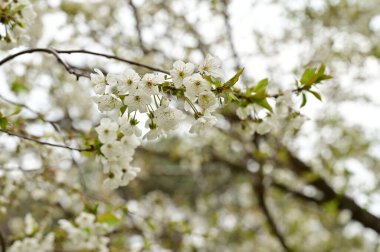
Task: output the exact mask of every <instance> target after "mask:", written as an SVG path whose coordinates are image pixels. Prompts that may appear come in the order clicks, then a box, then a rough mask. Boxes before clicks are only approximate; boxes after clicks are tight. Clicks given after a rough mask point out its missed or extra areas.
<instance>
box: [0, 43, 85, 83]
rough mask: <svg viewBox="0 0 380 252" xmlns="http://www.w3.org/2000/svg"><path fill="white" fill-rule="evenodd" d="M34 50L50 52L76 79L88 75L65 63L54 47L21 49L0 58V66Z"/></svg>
mask: <svg viewBox="0 0 380 252" xmlns="http://www.w3.org/2000/svg"><path fill="white" fill-rule="evenodd" d="M35 52H42V53H47V54H51V55H53V56H54V57H55V58H56V59H57V61H58V62H59V64H61V65H62V66H63V67H64V68H65V69H66V71H67V72H69V73H70V74H73V75H75V77H76V78H77V79H79V77H86V78H87V77H88V76H86V75H83V73H80V72H79V71H77V69H76V68H75V67H72V66H70V65H69V64H67V63H66V62H65V61H64V60H63V59H62V58H61V57H60V56H59V54H58V52H57V51H56V50H54V49H49V48H32V49H27V50H23V51H21V52H18V53H15V54H11V55H9V56H7V57H5V58H4V59H2V60H1V61H0V66H1V65H3V64H5V63H6V62H8V61H10V60H12V59H14V58H16V57H18V56H21V55H24V54H30V53H35Z"/></svg>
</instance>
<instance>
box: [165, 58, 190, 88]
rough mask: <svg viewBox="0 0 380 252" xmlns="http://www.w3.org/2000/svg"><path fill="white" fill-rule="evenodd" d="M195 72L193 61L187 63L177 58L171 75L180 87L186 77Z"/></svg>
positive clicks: (175, 83)
mask: <svg viewBox="0 0 380 252" xmlns="http://www.w3.org/2000/svg"><path fill="white" fill-rule="evenodd" d="M193 72H194V65H193V64H192V63H185V62H183V61H180V60H177V61H176V62H174V64H173V69H172V70H170V75H171V76H172V77H173V84H174V86H175V87H176V88H180V87H181V86H182V84H183V81H184V79H185V77H187V76H190V75H191V74H192V73H193Z"/></svg>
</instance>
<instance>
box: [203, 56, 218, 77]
mask: <svg viewBox="0 0 380 252" xmlns="http://www.w3.org/2000/svg"><path fill="white" fill-rule="evenodd" d="M220 67H221V61H220V59H219V58H216V57H213V56H211V55H210V54H207V56H206V58H205V59H204V61H203V62H202V63H201V64H200V65H199V72H201V73H202V74H206V75H209V76H212V77H215V78H223V71H222V69H221V68H220Z"/></svg>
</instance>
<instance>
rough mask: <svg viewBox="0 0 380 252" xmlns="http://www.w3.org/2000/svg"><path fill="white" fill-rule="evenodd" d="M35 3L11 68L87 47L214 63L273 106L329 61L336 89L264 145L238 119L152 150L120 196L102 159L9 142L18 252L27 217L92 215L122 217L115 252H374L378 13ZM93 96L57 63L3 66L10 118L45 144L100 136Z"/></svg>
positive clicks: (366, 7) (1, 161)
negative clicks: (51, 52) (262, 89)
mask: <svg viewBox="0 0 380 252" xmlns="http://www.w3.org/2000/svg"><path fill="white" fill-rule="evenodd" d="M31 3H32V6H33V8H34V11H35V12H36V14H37V15H36V17H35V18H34V19H33V20H32V21H31V22H29V24H28V27H27V28H26V29H25V30H26V31H25V32H26V33H27V35H29V37H30V39H29V40H27V41H25V42H23V43H22V44H20V45H14V48H9V45H6V44H5V42H4V41H2V42H1V43H0V49H2V50H1V51H0V55H1V58H4V57H6V56H7V55H9V54H11V53H15V52H18V51H20V50H21V49H25V48H33V47H43V48H45V47H49V48H54V49H60V50H72V49H86V50H91V51H95V52H101V53H107V54H112V55H116V56H118V57H121V58H125V59H129V60H134V61H136V62H140V63H144V64H148V65H151V66H155V67H159V68H161V69H166V70H170V69H171V68H172V64H173V62H174V61H176V60H178V59H180V60H184V61H190V62H193V63H197V64H199V63H200V62H201V61H202V60H203V59H204V58H205V56H206V55H207V54H212V55H214V56H217V57H219V58H220V59H221V61H222V67H223V70H224V71H225V73H226V76H228V77H230V76H233V75H234V73H236V71H237V70H238V69H240V68H242V67H245V71H244V75H243V76H242V78H241V80H240V82H239V84H238V85H239V86H240V87H242V88H243V87H244V86H245V85H249V84H253V83H256V82H257V81H258V80H261V79H263V78H269V79H270V85H269V90H268V92H269V93H273V94H275V93H277V92H280V91H284V90H291V89H293V88H294V85H295V84H294V83H295V79H298V78H299V76H301V74H302V72H303V71H304V70H305V69H306V68H307V67H312V66H316V65H319V64H321V63H324V64H325V65H326V66H327V69H328V73H329V74H331V75H333V76H334V79H332V80H329V81H327V82H326V83H324V84H323V85H321V86H320V87H319V91H320V93H321V94H322V102H320V101H318V100H317V99H315V97H313V96H310V97H309V96H308V97H307V98H308V103H307V105H306V106H305V107H303V108H299V107H300V104H301V99H298V98H297V97H294V100H293V101H294V103H295V104H296V105H295V107H297V108H298V110H299V112H300V113H301V114H302V115H303V117H302V118H303V120H302V121H301V122H300V123H299V124H297V126H294V124H292V123H291V122H284V125H282V127H281V130H280V131H278V132H274V133H273V134H270V135H269V136H266V137H258V136H254V137H253V138H252V137H246V136H244V134H241V132H240V131H239V127H241V122H239V121H238V120H237V118H236V116H235V115H234V112H233V111H234V109H236V108H234V107H233V106H229V107H226V108H225V109H224V110H223V111H221V115H220V117H219V121H218V124H217V127H215V129H213V130H210V131H209V132H208V134H207V135H205V136H201V137H199V136H194V135H190V134H188V133H186V132H184V130H183V129H179V130H178V131H176V132H175V133H174V134H172V135H169V136H168V137H166V138H160V139H159V140H158V141H155V142H149V143H148V142H144V144H143V146H142V147H140V148H139V149H138V150H137V152H136V157H135V160H134V162H135V163H136V165H138V166H140V167H141V168H142V172H141V174H140V175H139V176H138V177H137V178H136V179H135V180H134V181H133V182H131V184H130V185H128V186H127V187H123V188H119V189H118V190H117V191H107V190H104V189H102V188H101V186H99V185H100V184H101V177H100V176H101V167H100V164H99V162H98V160H97V159H96V158H95V157H94V155H91V154H89V155H80V154H79V153H77V152H71V151H68V150H65V149H54V148H46V147H45V146H39V145H36V144H34V143H32V142H27V141H22V140H19V139H15V138H14V137H11V136H7V135H5V134H0V146H1V147H0V148H1V149H0V150H1V152H0V167H1V168H2V169H1V171H0V174H1V176H0V181H1V182H0V188H1V191H2V193H1V197H0V208H1V209H2V214H0V225H1V227H2V230H3V233H4V234H5V235H6V236H7V237H9V239H8V242H9V243H11V241H12V239H16V238H15V237H16V236H17V234H18V233H19V232H20V229H22V224H20V223H22V219H23V218H24V215H25V214H26V213H27V212H31V213H33V216H34V217H35V219H36V220H37V221H38V222H39V223H40V225H42V226H43V227H44V228H45V229H46V230H56V228H57V224H56V222H57V220H58V219H61V218H66V219H70V218H71V219H72V218H75V216H77V215H78V213H80V212H81V211H83V210H86V211H88V210H89V209H91V208H92V207H93V206H95V205H97V206H98V207H99V209H101V211H104V212H106V211H108V210H109V209H113V210H112V211H116V212H117V211H122V210H123V211H124V213H125V216H124V217H122V218H120V219H122V221H120V222H119V223H118V225H119V226H118V229H117V231H115V232H113V233H112V234H110V235H109V237H110V239H111V242H110V244H111V245H110V247H109V249H110V251H380V246H379V245H380V244H379V241H380V239H379V233H380V217H377V216H380V194H379V174H380V173H379V169H380V163H379V160H380V143H379V139H380V137H379V136H380V135H379V129H380V107H379V106H380V98H379V92H380V87H379V77H380V71H379V69H380V64H379V57H380V43H379V41H380V40H379V39H380V3H379V1H377V0H365V1H359V0H293V1H285V0H261V1H258V0H256V1H254V0H252V1H247V0H189V1H178V0H177V1H176V0H145V1H144V0H124V1H122V0H107V1H106V0H103V1H102V0H92V1H80V0H47V1H31ZM62 58H64V59H65V61H67V62H68V63H69V64H70V65H72V66H75V67H77V68H78V69H82V70H83V71H87V72H88V71H91V70H92V69H94V68H100V69H102V71H104V72H120V71H122V70H124V69H126V68H127V67H133V68H134V69H135V70H136V71H138V72H139V73H140V74H141V75H142V74H144V73H145V72H147V70H146V69H143V68H139V67H134V66H128V65H126V64H125V63H120V62H117V61H113V60H110V59H106V58H99V57H94V56H92V55H83V54H67V55H62ZM91 95H93V93H92V91H91V84H90V82H89V80H88V79H86V78H79V80H78V81H77V80H76V79H75V78H74V77H73V76H70V75H69V74H68V73H67V72H66V71H65V69H64V68H62V67H61V66H59V65H58V63H57V62H56V59H55V58H53V57H51V56H48V55H43V54H31V55H24V56H22V57H19V58H17V59H15V60H13V61H12V62H9V63H7V64H6V65H2V66H1V68H0V98H1V99H0V110H1V111H2V113H3V114H5V112H4V111H14V109H15V107H22V111H21V112H20V114H17V115H15V117H14V120H13V121H12V123H11V126H14V127H16V128H17V129H18V131H19V132H22V133H25V134H28V135H32V136H36V137H40V138H41V139H44V140H53V141H57V142H64V143H67V144H77V143H84V144H85V143H86V141H87V139H90V138H91V137H92V138H94V137H95V136H96V134H95V132H94V131H93V129H92V128H93V127H94V125H97V124H98V122H99V119H100V118H99V116H100V115H99V112H98V111H97V109H96V106H94V104H93V102H92V100H91V98H90V97H91ZM22 105H24V106H22ZM26 107H27V108H26ZM52 122H54V123H52ZM54 124H56V125H58V127H59V130H58V131H57V129H56V127H55V126H54ZM56 232H58V231H56ZM56 237H57V233H56ZM58 237H59V236H58ZM56 243H57V244H58V245H57V247H59V246H60V245H59V244H60V240H59V238H58V239H57V238H56ZM56 251H61V250H56ZM62 251H63V250H62ZM80 251H82V250H80ZM83 251H86V250H83Z"/></svg>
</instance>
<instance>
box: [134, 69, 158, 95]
mask: <svg viewBox="0 0 380 252" xmlns="http://www.w3.org/2000/svg"><path fill="white" fill-rule="evenodd" d="M164 81H165V79H164V78H163V76H162V75H158V74H152V73H147V74H145V75H144V76H143V78H142V79H141V81H140V83H139V85H138V89H139V91H140V92H142V93H145V94H148V95H154V94H159V90H158V85H160V84H162V83H163V82H164Z"/></svg>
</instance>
